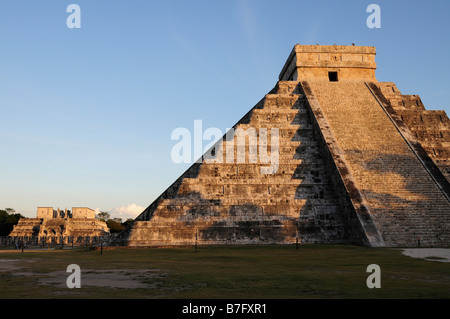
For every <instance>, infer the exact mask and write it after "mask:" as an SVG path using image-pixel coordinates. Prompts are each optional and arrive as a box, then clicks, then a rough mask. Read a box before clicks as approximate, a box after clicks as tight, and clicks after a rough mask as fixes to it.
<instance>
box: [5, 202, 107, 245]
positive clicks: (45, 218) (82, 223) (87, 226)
mask: <svg viewBox="0 0 450 319" xmlns="http://www.w3.org/2000/svg"><path fill="white" fill-rule="evenodd" d="M108 234H109V229H108V227H107V225H106V223H105V222H103V221H101V220H98V219H96V218H95V211H94V210H92V209H90V208H87V207H73V208H72V211H70V210H67V209H65V210H64V211H62V210H60V209H57V210H55V209H53V207H38V209H37V215H36V218H21V219H20V220H19V222H18V224H17V225H15V226H14V229H13V230H12V231H11V233H10V234H9V237H12V238H13V239H14V240H20V241H23V242H34V243H39V244H56V243H57V244H60V243H61V244H62V243H65V244H70V243H74V244H86V243H92V242H93V241H96V240H98V238H100V237H104V236H106V235H108Z"/></svg>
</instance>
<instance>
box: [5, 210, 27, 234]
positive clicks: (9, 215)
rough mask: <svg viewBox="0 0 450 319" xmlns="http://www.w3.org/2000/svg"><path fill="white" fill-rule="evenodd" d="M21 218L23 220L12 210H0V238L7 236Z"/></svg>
mask: <svg viewBox="0 0 450 319" xmlns="http://www.w3.org/2000/svg"><path fill="white" fill-rule="evenodd" d="M21 218H24V216H22V215H21V214H19V213H15V210H14V209H12V208H5V209H4V210H3V209H0V236H8V235H9V233H10V232H11V231H12V230H13V228H14V225H17V223H18V222H19V219H21Z"/></svg>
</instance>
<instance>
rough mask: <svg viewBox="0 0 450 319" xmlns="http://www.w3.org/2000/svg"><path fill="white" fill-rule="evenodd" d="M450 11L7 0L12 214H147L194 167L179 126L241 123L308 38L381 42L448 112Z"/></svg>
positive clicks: (0, 172) (380, 50) (447, 7)
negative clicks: (77, 24) (375, 12)
mask: <svg viewBox="0 0 450 319" xmlns="http://www.w3.org/2000/svg"><path fill="white" fill-rule="evenodd" d="M71 3H75V4H78V5H79V6H80V8H81V28H80V29H69V28H68V27H67V25H66V19H67V17H68V16H69V15H70V13H67V12H66V8H67V6H68V5H69V4H71ZM371 3H375V4H378V5H379V6H380V8H381V28H380V29H369V28H368V27H367V26H366V19H367V17H368V16H369V13H367V12H366V8H367V6H368V5H369V4H371ZM449 13H450V2H449V1H447V0H442V1H427V2H424V1H375V0H373V1H357V0H353V1H350V0H349V1H298V0H297V1H273V0H272V1H268V0H254V1H250V0H249V1H244V0H239V1H237V0H227V1H225V0H224V1H219V0H216V1H212V0H210V1H198V0H190V1H181V0H179V1H175V0H172V1H167V0H165V1H157V0H152V1H140V0H139V1H138V0H133V1H124V0H122V1H101V0H96V1H92V0H90V1H81V0H71V1H64V0H48V1H20V0H16V1H6V0H3V1H1V2H0V46H1V47H0V48H1V50H0V123H1V130H0V208H4V207H12V208H14V209H16V211H18V212H20V213H22V214H23V215H25V216H27V217H34V216H35V214H36V207H38V206H53V207H55V208H56V207H59V208H65V207H67V208H70V207H74V206H87V207H90V208H93V209H96V208H98V209H100V210H102V211H112V212H113V213H116V216H118V217H124V218H125V217H129V216H132V215H133V214H134V215H136V214H137V213H136V211H138V210H139V209H140V208H142V207H146V206H148V205H149V204H150V203H151V202H152V201H153V200H154V199H155V198H156V197H157V196H158V195H160V194H161V193H162V192H163V191H164V190H165V189H166V188H167V187H168V186H169V185H170V184H171V183H172V182H173V181H174V180H175V179H176V178H177V177H178V176H179V175H180V174H181V173H182V172H184V171H185V170H186V169H187V168H188V166H189V165H188V164H174V163H173V162H172V160H171V156H170V152H171V149H172V147H173V146H174V145H175V144H176V141H172V140H171V138H170V137H171V132H172V131H173V130H174V129H175V128H177V127H186V128H188V129H193V123H194V120H198V119H199V120H202V121H203V127H204V129H206V128H208V127H217V128H219V129H221V130H223V131H225V130H226V128H228V127H231V126H232V125H233V124H234V123H236V122H237V121H238V120H239V119H240V118H241V117H242V116H243V115H244V114H245V113H246V112H247V111H248V110H249V109H250V108H251V107H253V106H254V105H255V104H256V103H257V102H258V101H259V100H260V99H261V98H262V97H263V96H264V95H265V94H266V93H267V92H268V91H270V90H271V89H272V88H273V86H274V85H275V84H276V81H277V79H278V74H279V72H280V70H281V68H282V66H283V64H284V62H285V60H286V58H287V56H288V55H289V53H290V51H291V50H292V48H293V46H294V45H295V44H296V43H300V44H323V45H329V44H334V43H336V44H339V45H351V44H352V43H355V44H356V45H369V46H375V47H376V48H377V57H376V62H377V66H378V69H377V73H376V76H377V79H378V80H379V81H389V82H394V83H396V85H397V86H398V87H399V89H400V90H401V91H402V93H403V94H418V95H420V96H421V98H422V100H423V102H424V104H425V106H426V107H427V109H443V110H446V112H447V113H448V114H449V113H450V99H449V97H450V93H449V89H448V85H449V83H450V81H449V79H448V77H449V75H450V59H449V52H450V40H449V39H450V37H449V31H450V19H448V16H449ZM131 204H135V206H134V208H133V209H134V210H133V212H131V211H130V209H131V208H130V207H131V206H130V205H131ZM136 207H137V208H136ZM131 210H132V209H131ZM127 213H131V215H130V214H128V215H127Z"/></svg>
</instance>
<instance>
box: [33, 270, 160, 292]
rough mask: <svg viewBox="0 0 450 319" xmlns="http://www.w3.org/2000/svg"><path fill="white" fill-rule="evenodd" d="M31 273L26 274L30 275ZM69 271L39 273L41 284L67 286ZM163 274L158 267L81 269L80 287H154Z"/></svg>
mask: <svg viewBox="0 0 450 319" xmlns="http://www.w3.org/2000/svg"><path fill="white" fill-rule="evenodd" d="M31 274H32V273H30V274H28V275H31ZM70 275H71V273H68V272H65V271H53V272H49V273H47V274H41V276H42V278H40V279H39V284H41V285H55V286H57V287H58V288H67V278H68V277H69V276H70ZM163 277H165V274H164V273H162V272H161V271H160V270H158V269H121V270H96V269H81V277H80V278H81V280H80V281H81V287H88V286H91V287H107V288H127V289H136V288H154V287H156V286H157V285H158V284H159V283H160V280H159V279H161V278H163Z"/></svg>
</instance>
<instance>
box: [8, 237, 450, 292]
mask: <svg viewBox="0 0 450 319" xmlns="http://www.w3.org/2000/svg"><path fill="white" fill-rule="evenodd" d="M69 264H77V265H79V266H80V269H81V288H80V289H77V288H74V289H69V288H68V287H67V285H66V280H67V277H68V276H69V275H70V273H68V272H66V270H67V266H68V265H69ZM369 264H377V265H379V266H380V268H381V288H373V289H369V288H368V287H367V285H366V279H367V277H368V276H369V275H370V273H367V272H366V269H367V266H368V265H369ZM449 297H450V264H449V263H443V262H439V261H438V260H435V261H426V260H421V259H415V258H411V257H407V256H404V255H402V254H401V250H400V249H389V248H367V247H356V246H346V245H342V246H341V245H300V246H299V248H298V250H297V249H296V248H295V245H294V246H233V247H199V248H198V250H197V252H196V251H195V250H194V249H193V248H190V247H187V248H146V249H124V248H121V249H111V250H103V253H102V254H100V251H99V250H96V251H91V250H89V249H86V248H77V249H73V250H69V249H67V250H66V249H65V250H43V251H37V252H32V251H25V252H24V253H21V252H18V251H2V252H1V253H0V298H2V299H6V298H14V299H20V298H87V299H91V298H93V299H102V298H139V299H142V298H163V299H165V298H170V299H179V298H182V299H195V298H208V299H211V298H212V299H214V298H221V299H228V298H233V299H236V298H237V299H239V298H244V299H248V298H264V299H278V298H283V299H286V298H288V299H292V298H295V299H297V298H299V299H305V298H315V299H318V298H320V299H330V298H349V299H352V298H358V299H360V298H364V299H366V298H389V299H391V298H403V299H404V298H406V299H412V298H414V299H415V298H425V299H435V298H449Z"/></svg>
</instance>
